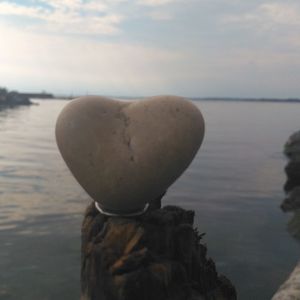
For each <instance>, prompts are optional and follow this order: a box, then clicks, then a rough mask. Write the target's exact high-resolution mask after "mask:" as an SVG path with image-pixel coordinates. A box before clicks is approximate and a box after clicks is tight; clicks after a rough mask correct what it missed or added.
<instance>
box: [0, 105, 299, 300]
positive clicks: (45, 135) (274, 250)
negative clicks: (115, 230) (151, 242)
mask: <svg viewBox="0 0 300 300" xmlns="http://www.w3.org/2000/svg"><path fill="white" fill-rule="evenodd" d="M34 102H35V104H36V105H32V106H22V107H21V106H20V107H17V108H13V109H5V110H1V111H0V245H1V247H0V299H1V300H74V299H79V297H80V228H81V222H82V220H83V213H84V210H85V208H86V206H87V205H88V204H89V203H90V202H91V199H90V198H89V196H88V195H87V194H86V193H85V192H84V191H83V190H82V188H81V187H80V186H79V184H78V183H77V182H76V181H75V179H74V178H73V176H72V175H71V173H70V172H69V170H68V169H67V167H66V165H65V163H64V161H63V160H62V158H61V156H60V154H59V152H58V149H57V146H56V143H55V138H54V127H55V122H56V118H57V116H58V114H59V112H60V111H61V110H62V108H63V107H64V106H65V105H66V104H67V100H34ZM193 102H194V103H195V104H196V105H197V106H198V107H199V108H200V110H201V111H202V113H203V116H204V118H205V123H206V133H205V137H204V142H203V144H202V146H201V148H200V150H199V152H198V154H197V156H196V157H195V159H194V161H193V162H192V164H191V165H190V167H189V168H188V169H187V170H186V171H185V173H184V174H183V175H182V176H181V177H180V178H179V179H178V180H177V181H176V182H175V183H174V184H173V185H172V186H171V187H170V188H169V190H168V192H167V194H166V196H165V197H164V198H163V205H179V206H181V207H183V208H185V209H191V210H194V211H195V226H196V227H197V228H198V230H199V232H200V233H205V236H204V237H203V240H202V242H203V243H205V244H206V245H207V248H208V256H209V257H211V258H212V259H213V260H214V261H215V263H216V268H217V270H218V272H219V273H220V274H224V275H225V276H227V277H228V278H229V279H230V280H231V281H232V283H233V284H234V285H235V287H236V289H237V293H238V299H242V300H253V299H258V300H267V299H271V297H272V295H273V294H274V293H275V292H276V290H277V289H278V287H279V286H280V284H281V283H282V282H283V281H284V280H285V279H286V278H287V276H288V275H289V273H290V272H291V271H292V270H293V268H294V266H295V265H296V263H297V261H298V260H299V259H300V244H299V240H297V239H294V238H293V237H292V236H291V234H290V233H289V231H288V224H289V222H290V221H291V219H292V218H293V216H294V215H293V213H289V214H287V213H283V212H282V211H281V209H280V204H281V203H282V201H283V199H284V197H285V194H284V191H283V185H284V183H285V181H286V176H285V173H284V167H285V165H286V164H287V160H286V158H285V156H284V154H283V146H284V144H285V142H286V141H287V139H288V137H289V136H290V135H291V134H292V133H293V132H295V131H297V130H299V129H300V118H299V116H300V104H299V103H284V102H253V101H252V102H251V101H243V102H241V101H222V100H218V101H212V100H211V101H193ZM298 217H299V214H298ZM298 223H299V222H298Z"/></svg>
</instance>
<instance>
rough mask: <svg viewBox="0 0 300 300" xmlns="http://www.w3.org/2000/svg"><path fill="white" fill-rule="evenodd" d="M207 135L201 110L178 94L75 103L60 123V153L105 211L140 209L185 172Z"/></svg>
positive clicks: (81, 100) (58, 126) (64, 110)
mask: <svg viewBox="0 0 300 300" xmlns="http://www.w3.org/2000/svg"><path fill="white" fill-rule="evenodd" d="M203 136H204V120H203V117H202V115H201V112H200V111H199V110H198V108H197V107H196V106H195V105H194V104H193V103H192V102H190V101H187V100H185V99H183V98H180V97H176V96H156V97H152V98H148V99H145V100H141V101H132V102H128V101H116V100H112V99H108V98H104V97H98V96H87V97H82V98H78V99H75V100H73V101H71V102H70V103H69V104H67V106H66V107H65V108H64V109H63V111H62V112H61V113H60V115H59V117H58V120H57V124H56V140H57V144H58V147H59V150H60V152H61V154H62V156H63V158H64V160H65V162H66V164H67V165H68V167H69V169H70V170H71V172H72V173H73V175H74V177H75V178H76V179H77V181H78V182H79V183H80V185H81V186H82V187H83V188H84V189H85V191H86V192H87V193H88V194H89V195H90V196H91V197H92V198H93V199H94V200H95V201H97V202H98V203H99V204H100V205H101V207H102V208H104V209H105V210H106V211H110V212H115V213H120V214H126V213H132V212H135V211H138V210H141V209H142V208H143V207H144V206H145V203H147V202H150V201H151V200H153V199H156V198H157V197H158V196H159V195H161V194H162V193H164V192H165V191H166V190H167V188H168V187H169V186H170V185H171V184H172V183H173V182H174V181H175V180H176V179H177V178H178V177H179V176H180V175H181V174H182V173H183V171H184V170H185V169H186V168H187V167H188V166H189V164H190V163H191V161H192V160H193V158H194V156H195V155H196V153H197V151H198V149H199V147H200V145H201V143H202V140H203Z"/></svg>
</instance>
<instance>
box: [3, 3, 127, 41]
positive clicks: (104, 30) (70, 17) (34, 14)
mask: <svg viewBox="0 0 300 300" xmlns="http://www.w3.org/2000/svg"><path fill="white" fill-rule="evenodd" d="M36 3H37V4H36V6H34V7H31V6H25V5H20V4H16V3H12V2H1V3H0V15H8V16H22V17H28V18H31V19H32V21H34V20H37V21H39V24H38V25H36V24H35V23H33V24H31V25H28V24H26V26H27V27H30V28H31V29H38V30H39V31H42V30H45V31H50V32H57V33H70V34H87V35H111V34H115V33H118V32H119V31H120V28H119V25H120V23H121V22H122V21H123V20H124V16H123V15H121V14H117V13H113V12H111V11H110V9H109V6H108V4H107V3H105V2H99V1H89V2H83V1H82V0H49V1H45V0H40V1H36Z"/></svg>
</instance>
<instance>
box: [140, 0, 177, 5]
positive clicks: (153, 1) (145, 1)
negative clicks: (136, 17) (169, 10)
mask: <svg viewBox="0 0 300 300" xmlns="http://www.w3.org/2000/svg"><path fill="white" fill-rule="evenodd" d="M172 2H176V0H138V2H137V3H138V4H141V5H145V6H161V5H166V4H170V3H172Z"/></svg>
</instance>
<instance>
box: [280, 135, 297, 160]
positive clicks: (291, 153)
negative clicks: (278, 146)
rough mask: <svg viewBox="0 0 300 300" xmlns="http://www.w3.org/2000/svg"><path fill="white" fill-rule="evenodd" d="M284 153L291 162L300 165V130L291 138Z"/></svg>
mask: <svg viewBox="0 0 300 300" xmlns="http://www.w3.org/2000/svg"><path fill="white" fill-rule="evenodd" d="M284 153H285V155H286V156H287V157H288V158H289V159H290V160H291V161H293V162H299V163H300V130H299V131H297V132H295V133H293V134H292V135H291V136H290V137H289V139H288V141H287V142H286V144H285V146H284Z"/></svg>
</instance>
